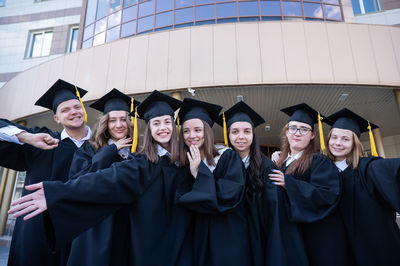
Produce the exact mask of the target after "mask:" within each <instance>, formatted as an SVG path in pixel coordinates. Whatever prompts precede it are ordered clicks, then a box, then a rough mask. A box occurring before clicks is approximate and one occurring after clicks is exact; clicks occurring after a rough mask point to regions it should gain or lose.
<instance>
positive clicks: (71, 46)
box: [67, 26, 79, 53]
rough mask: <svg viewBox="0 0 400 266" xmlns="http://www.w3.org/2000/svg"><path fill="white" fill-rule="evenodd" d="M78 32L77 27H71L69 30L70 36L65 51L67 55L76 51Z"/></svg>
mask: <svg viewBox="0 0 400 266" xmlns="http://www.w3.org/2000/svg"><path fill="white" fill-rule="evenodd" d="M78 32H79V27H78V26H75V27H72V28H71V30H70V35H69V36H70V37H69V42H68V50H67V52H68V53H70V52H75V51H76V46H77V44H78Z"/></svg>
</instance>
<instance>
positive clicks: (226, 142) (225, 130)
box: [222, 112, 229, 148]
mask: <svg viewBox="0 0 400 266" xmlns="http://www.w3.org/2000/svg"><path fill="white" fill-rule="evenodd" d="M222 119H223V125H224V142H225V146H226V147H228V148H229V144H228V130H227V128H226V121H225V112H223V113H222Z"/></svg>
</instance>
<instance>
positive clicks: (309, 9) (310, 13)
mask: <svg viewBox="0 0 400 266" xmlns="http://www.w3.org/2000/svg"><path fill="white" fill-rule="evenodd" d="M303 7H304V16H306V17H312V18H322V17H323V16H322V8H321V4H313V3H303Z"/></svg>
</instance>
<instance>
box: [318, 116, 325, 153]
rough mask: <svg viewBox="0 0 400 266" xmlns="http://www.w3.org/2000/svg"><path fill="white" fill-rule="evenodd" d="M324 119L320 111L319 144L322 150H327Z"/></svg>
mask: <svg viewBox="0 0 400 266" xmlns="http://www.w3.org/2000/svg"><path fill="white" fill-rule="evenodd" d="M322 119H323V117H321V115H320V114H319V112H318V131H319V144H320V146H321V151H322V152H323V151H325V140H324V131H323V130H322V122H321V121H322Z"/></svg>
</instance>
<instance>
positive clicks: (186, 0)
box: [161, 0, 193, 8]
mask: <svg viewBox="0 0 400 266" xmlns="http://www.w3.org/2000/svg"><path fill="white" fill-rule="evenodd" d="M161 1H163V0H161ZM164 1H165V0H164ZM169 1H171V0H169ZM187 6H193V0H175V8H180V7H187Z"/></svg>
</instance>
